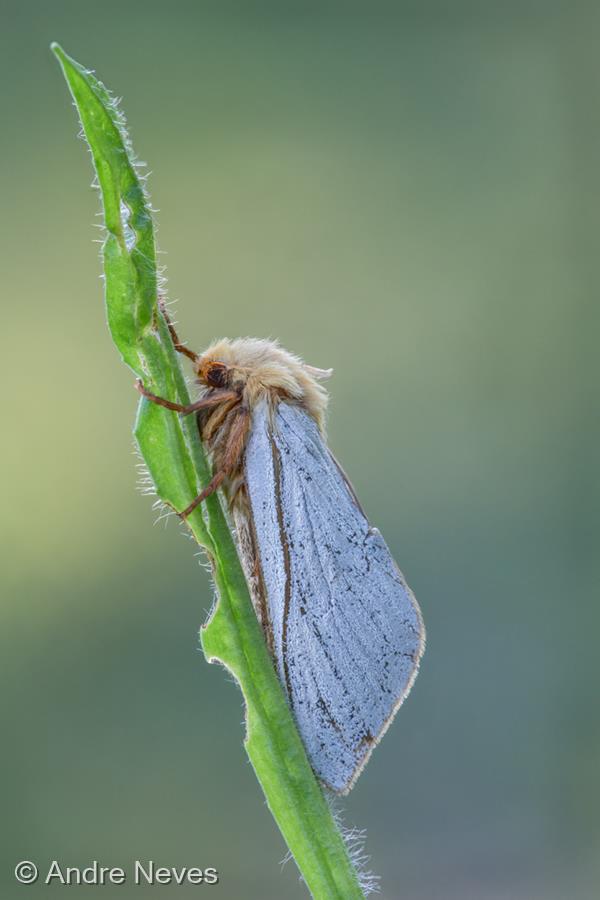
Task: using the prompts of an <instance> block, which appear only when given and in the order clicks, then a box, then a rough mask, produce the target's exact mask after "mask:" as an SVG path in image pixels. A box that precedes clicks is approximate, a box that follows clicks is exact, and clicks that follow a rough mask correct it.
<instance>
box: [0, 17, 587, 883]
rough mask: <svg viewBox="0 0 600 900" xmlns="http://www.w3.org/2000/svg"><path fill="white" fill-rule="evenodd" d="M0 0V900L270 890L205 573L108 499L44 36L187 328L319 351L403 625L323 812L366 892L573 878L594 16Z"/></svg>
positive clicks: (89, 266)
mask: <svg viewBox="0 0 600 900" xmlns="http://www.w3.org/2000/svg"><path fill="white" fill-rule="evenodd" d="M594 6H595V8H594ZM1 8H2V32H3V34H2V43H3V49H2V53H1V55H0V72H1V84H2V100H1V103H2V166H1V175H0V177H1V182H0V195H1V197H2V205H3V208H4V214H3V216H2V231H3V240H2V246H3V259H2V293H3V311H2V327H1V329H0V333H1V341H2V349H1V356H0V359H1V364H2V367H3V377H2V384H3V397H2V418H3V422H4V429H3V433H4V434H3V440H2V450H1V452H2V455H3V462H2V472H3V484H2V504H1V512H0V518H1V529H2V534H1V541H0V547H1V550H0V552H1V554H2V577H3V582H4V589H3V600H2V608H1V615H2V628H1V639H0V640H1V643H2V647H1V658H2V672H3V675H2V691H1V695H2V704H3V707H4V711H3V714H2V720H3V723H4V727H3V738H2V742H1V754H2V772H3V781H4V784H3V787H2V795H3V802H2V807H3V827H4V829H5V834H4V836H3V838H2V850H1V854H2V857H3V863H2V883H3V888H2V893H3V896H6V897H13V896H16V895H17V892H18V893H19V896H21V895H22V896H26V895H27V896H31V897H45V896H49V895H50V894H52V896H56V897H62V896H63V895H64V896H65V897H70V898H76V897H79V896H82V897H84V896H88V894H89V890H90V889H89V888H87V889H86V888H76V887H69V888H67V887H62V888H61V887H56V886H55V887H53V888H52V890H50V889H49V888H44V886H43V885H41V884H38V885H36V886H35V887H31V888H23V887H19V886H18V885H17V884H16V883H15V881H14V878H13V874H12V872H13V868H14V865H15V863H16V862H17V861H19V860H21V859H31V860H34V861H35V862H37V863H38V865H39V866H40V868H41V869H42V871H43V869H44V867H45V866H47V865H48V863H49V862H50V861H51V860H52V859H59V860H60V861H61V862H62V863H63V864H64V865H77V864H79V865H86V864H89V862H90V861H91V860H93V859H97V860H99V861H100V862H101V863H103V864H105V865H122V866H124V867H126V868H128V869H129V868H130V866H131V861H132V860H134V859H136V858H139V859H141V860H146V859H154V860H155V861H156V863H157V864H162V865H167V866H171V865H200V866H215V867H216V868H217V869H218V870H219V872H220V873H221V881H220V884H219V886H218V887H213V888H203V889H201V888H187V889H186V888H181V887H176V886H173V887H162V888H155V889H150V888H142V887H137V888H136V887H134V886H133V885H127V886H121V887H105V888H102V889H101V888H96V889H95V890H96V891H102V896H106V897H113V896H114V897H115V898H126V897H130V896H131V897H141V896H146V895H148V896H160V897H165V898H166V897H173V898H175V897H179V896H182V895H188V894H189V893H191V891H192V890H195V891H199V892H202V891H204V892H206V893H209V892H210V893H211V894H214V895H215V896H220V897H223V898H232V900H233V898H242V897H243V898H265V897H269V898H280V897H284V896H285V897H289V898H301V897H303V896H305V892H304V888H303V887H302V885H301V884H300V883H299V881H298V877H297V873H296V871H295V868H294V866H293V864H291V863H288V864H287V865H285V866H283V867H282V866H281V864H280V862H281V860H282V858H283V857H284V854H285V848H284V845H283V843H282V840H281V838H280V837H279V834H278V833H277V831H276V828H275V826H274V823H273V822H272V820H271V818H270V815H269V813H268V811H267V809H266V807H265V805H264V803H263V800H262V798H261V794H260V792H259V789H258V787H257V784H256V782H255V779H254V776H253V773H252V770H251V768H250V766H249V764H248V763H247V761H246V759H245V756H244V752H243V749H242V743H241V741H242V733H243V729H242V718H243V712H242V705H241V697H240V694H239V692H238V690H237V687H236V686H235V685H234V684H233V683H232V682H231V680H230V679H228V677H227V676H226V675H225V673H224V672H223V671H222V670H221V669H220V668H218V667H214V666H213V667H211V666H208V665H207V664H206V663H205V661H204V659H203V657H202V655H201V653H200V651H199V645H198V639H197V631H198V628H199V626H200V624H201V622H202V621H203V619H204V617H205V615H206V611H207V610H208V608H209V607H210V604H211V592H210V587H209V582H208V578H207V575H206V573H205V572H204V571H203V570H202V569H201V567H200V566H199V564H198V560H197V558H196V556H195V551H194V546H193V545H192V544H191V543H190V541H188V540H185V539H184V538H183V537H182V535H181V528H180V527H179V525H178V524H177V523H176V522H175V521H171V522H169V523H168V524H167V527H164V524H160V525H158V526H156V527H153V521H154V519H155V517H156V514H155V513H153V512H152V510H151V502H150V501H149V500H148V499H147V498H143V497H141V496H140V494H139V493H136V486H135V482H136V473H135V468H134V464H135V459H134V456H133V454H132V438H131V425H132V420H133V416H134V412H135V408H136V402H137V398H136V395H135V393H134V390H133V387H132V377H131V373H129V372H128V371H127V370H126V369H125V368H124V367H123V366H122V365H121V364H120V363H119V360H118V358H117V356H116V354H115V352H114V349H113V347H112V345H111V342H110V339H109V336H108V333H107V329H106V327H105V322H104V311H103V305H102V285H101V282H100V280H99V274H100V264H99V260H98V256H97V246H98V245H95V244H93V243H92V239H93V238H97V237H99V233H97V232H96V231H95V229H94V228H93V224H94V223H98V222H99V219H97V218H95V216H96V214H97V212H98V209H99V201H98V198H97V197H96V195H95V193H94V192H93V190H92V189H91V187H90V182H91V178H92V172H91V164H90V159H89V156H88V154H87V153H86V151H85V148H84V145H83V144H82V143H81V142H79V141H77V139H76V134H77V131H78V125H77V123H76V118H75V113H74V110H73V109H72V107H71V105H70V98H69V96H68V94H67V90H66V87H65V84H64V83H63V80H62V76H61V73H60V71H59V68H58V66H57V64H56V62H55V60H54V59H53V58H52V56H51V54H50V52H49V50H48V45H49V43H50V41H51V40H58V41H60V42H61V43H62V44H63V46H64V47H65V49H66V50H67V52H69V53H71V54H72V55H73V56H75V57H76V58H78V59H79V60H80V61H82V62H83V63H85V64H86V65H88V66H90V67H93V68H95V69H96V71H97V73H98V75H99V77H101V78H102V79H103V80H104V81H105V82H106V83H107V85H108V86H109V87H110V88H111V89H112V90H113V91H114V92H115V93H117V94H118V95H122V96H124V98H125V100H124V108H125V111H126V113H127V116H128V119H129V123H130V126H131V130H132V134H133V139H134V144H135V147H136V149H137V152H138V154H139V155H140V156H141V157H142V158H143V159H146V160H147V161H148V163H149V166H150V169H151V171H152V175H151V180H150V189H151V193H152V198H153V202H154V205H155V206H156V207H158V208H159V210H160V212H159V214H158V222H159V226H160V228H159V242H160V246H161V248H162V250H164V251H165V252H166V254H167V255H165V256H163V262H164V263H165V264H168V276H169V288H170V297H171V298H172V299H178V300H179V301H180V302H179V305H178V307H177V309H178V320H179V323H180V330H181V332H182V334H183V335H184V336H185V338H187V339H188V341H189V343H190V344H191V345H192V346H193V347H197V348H199V349H200V348H202V346H203V345H205V344H206V343H208V342H209V341H210V340H211V339H212V338H214V337H216V336H221V335H231V336H235V335H246V334H251V335H261V336H262V335H270V336H274V337H275V336H276V337H278V338H280V339H281V341H282V343H283V344H284V345H285V346H286V347H289V348H290V349H292V350H294V351H296V352H297V353H299V354H301V355H303V356H304V357H305V358H306V359H307V361H309V362H310V363H313V364H314V365H317V366H333V367H334V369H335V375H334V378H333V379H332V381H331V382H330V388H331V394H332V403H331V413H330V418H329V433H330V442H331V445H332V447H333V449H334V451H335V452H336V454H337V455H338V456H339V458H340V459H341V461H342V463H343V465H344V466H345V468H346V469H347V471H348V472H349V474H350V476H351V478H352V480H353V482H354V484H355V486H356V489H357V491H358V493H359V495H360V497H361V500H362V502H363V504H364V505H365V507H366V509H367V511H368V513H369V515H370V517H371V518H372V520H373V521H374V523H376V524H377V525H378V526H379V527H380V528H381V530H382V531H383V533H384V535H385V536H386V538H387V541H388V543H389V544H390V546H391V548H392V550H393V552H394V554H395V556H396V557H397V559H398V561H399V563H400V565H401V566H402V568H403V570H404V572H405V574H406V576H407V578H408V580H409V582H410V584H411V585H412V587H413V588H414V590H415V593H416V595H417V597H418V598H419V600H420V602H421V605H422V608H423V612H424V616H425V620H426V623H427V627H428V638H429V640H428V649H427V653H426V656H425V659H424V662H423V666H422V670H421V675H420V677H419V679H418V681H417V683H416V686H415V689H414V691H413V693H412V695H411V697H410V699H409V700H408V701H407V703H406V705H405V706H404V708H403V710H402V711H401V713H400V714H399V716H398V718H397V720H396V722H395V724H394V726H393V727H392V729H391V730H390V732H389V733H388V734H387V736H386V737H385V740H384V741H383V743H382V744H381V746H380V747H379V749H378V750H377V751H376V753H375V754H374V756H373V758H372V761H371V762H370V764H369V766H368V767H367V769H366V771H365V772H364V774H363V775H362V777H361V778H360V780H359V782H358V784H357V786H356V788H355V789H354V791H353V793H352V795H351V796H350V797H349V798H348V799H347V800H346V801H344V802H343V804H341V809H342V811H343V816H344V819H345V821H346V823H347V824H348V825H349V826H351V825H354V826H357V827H362V828H366V830H367V842H366V849H367V852H369V853H370V854H371V856H372V860H371V866H372V868H373V869H374V871H376V872H377V873H379V874H380V875H381V879H382V881H381V888H382V895H383V896H384V897H385V898H406V897H410V898H412V900H434V898H444V900H459V898H460V900H465V898H473V900H509V898H510V900H565V898H569V900H591V898H594V897H596V896H597V895H598V889H599V888H600V853H599V839H600V811H599V806H600V765H599V762H600V720H599V717H598V684H599V675H600V651H599V643H600V642H599V626H600V607H599V604H598V592H597V586H598V580H599V579H598V576H599V571H598V569H599V566H598V538H599V533H600V529H599V521H598V500H599V497H598V493H599V492H598V470H597V452H598V444H599V440H600V434H599V428H598V407H597V396H598V371H597V361H596V357H597V344H598V333H599V331H598V328H599V325H600V322H599V317H598V312H597V310H598V306H597V283H598V278H597V258H598V245H597V235H598V226H599V224H600V223H599V222H598V188H599V187H600V185H599V178H598V158H599V150H600V147H599V140H598V138H599V117H598V107H599V87H600V63H599V61H598V54H597V46H598V40H599V38H600V29H599V27H598V26H599V21H598V18H599V15H598V7H597V5H592V4H590V5H589V6H587V5H584V4H581V3H566V2H563V3H558V2H552V0H550V2H527V0H525V2H516V0H509V2H506V3H503V4H497V3H479V4H473V3H467V2H461V0H459V2H457V3H454V4H445V3H434V2H432V3H425V4H419V3H403V2H400V3H393V4H392V3H390V4H383V3H373V4H366V3H352V2H347V3H339V4H335V3H327V2H324V3H316V2H314V3H313V2H308V3H304V4H291V3H280V2H278V3H256V4H245V3H239V4H230V3H224V4H207V3H195V2H189V3H188V2H172V3H169V4H165V3H158V2H154V0H146V2H144V3H141V2H132V3H128V4H123V3H118V2H114V0H104V2H103V3H102V4H92V3H89V2H81V0H78V2H66V0H55V2H53V3H42V2H39V3H34V2H30V0H24V2H23V0H22V2H19V3H16V2H15V3H9V2H7V0H4V2H2V4H1Z"/></svg>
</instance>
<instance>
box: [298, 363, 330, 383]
mask: <svg viewBox="0 0 600 900" xmlns="http://www.w3.org/2000/svg"><path fill="white" fill-rule="evenodd" d="M304 369H305V371H306V372H308V374H309V375H312V376H313V378H318V379H319V380H322V379H324V378H331V376H332V375H333V369H318V368H317V367H316V366H309V365H307V364H306V363H304Z"/></svg>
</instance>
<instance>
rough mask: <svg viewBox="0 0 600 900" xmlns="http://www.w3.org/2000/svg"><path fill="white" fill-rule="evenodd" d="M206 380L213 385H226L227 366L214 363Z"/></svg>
mask: <svg viewBox="0 0 600 900" xmlns="http://www.w3.org/2000/svg"><path fill="white" fill-rule="evenodd" d="M206 381H207V382H208V384H210V385H211V387H225V385H226V384H227V366H224V365H223V364H222V363H214V365H212V366H211V367H210V368H209V370H208V372H207V373H206Z"/></svg>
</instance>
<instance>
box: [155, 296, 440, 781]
mask: <svg viewBox="0 0 600 900" xmlns="http://www.w3.org/2000/svg"><path fill="white" fill-rule="evenodd" d="M163 312H164V310H163ZM167 324H168V325H169V329H170V331H171V336H172V338H173V341H174V344H175V347H176V349H177V350H178V351H179V352H181V353H183V354H185V355H186V356H187V357H189V358H190V359H191V360H192V362H193V365H194V371H195V374H196V377H197V382H198V384H199V385H200V395H199V398H198V399H197V400H196V401H195V402H193V403H191V404H190V405H189V406H182V405H180V404H177V403H172V402H170V401H168V400H165V399H163V398H162V397H157V396H156V395H155V394H151V393H150V392H149V391H147V390H146V389H145V388H144V387H143V385H142V384H141V382H138V383H137V387H138V389H139V391H140V392H141V393H142V394H143V395H144V396H145V397H147V398H148V399H149V400H151V401H153V402H154V403H158V404H160V405H161V406H164V407H166V408H167V409H170V410H174V411H175V412H178V413H181V414H193V413H195V414H196V415H197V417H198V423H199V427H200V432H201V436H202V439H203V441H204V442H205V444H206V446H207V448H208V450H209V452H210V455H211V459H212V462H213V473H214V474H213V476H212V479H211V481H210V482H209V484H207V485H206V487H205V488H204V489H203V490H202V492H201V493H200V494H199V495H198V496H197V497H196V499H195V500H194V501H193V502H192V503H191V504H190V505H189V506H188V507H187V509H185V510H183V511H182V512H181V513H180V515H181V516H182V517H184V518H185V517H186V516H188V515H189V514H190V513H191V512H192V511H193V510H194V509H195V508H196V507H197V506H198V504H200V503H201V502H202V501H203V500H204V499H205V498H206V497H208V496H209V495H210V494H211V493H213V492H214V491H216V490H217V489H218V488H221V489H222V491H223V493H224V495H225V497H226V500H227V503H228V506H229V510H230V512H231V515H232V517H233V520H234V524H235V530H236V541H237V545H238V549H239V551H240V556H241V559H242V564H243V568H244V572H245V575H246V578H247V581H248V585H249V588H250V593H251V596H252V601H253V604H254V608H255V610H256V614H257V616H258V619H259V621H260V623H261V626H262V628H263V631H264V635H265V640H266V642H267V646H268V648H269V651H270V653H271V655H272V657H273V661H274V665H275V668H276V670H277V673H278V675H279V679H280V681H281V684H282V686H283V689H284V691H285V693H286V696H287V699H288V702H289V705H290V707H291V710H292V712H293V715H294V717H295V720H296V723H297V726H298V729H299V732H300V735H301V737H302V740H303V742H304V746H305V748H306V752H307V755H308V757H309V760H310V762H311V765H312V767H313V770H314V771H315V773H316V775H317V776H318V778H319V779H320V780H321V781H322V782H323V783H324V784H325V785H326V786H327V787H328V788H330V789H331V790H332V791H334V792H336V793H339V794H345V793H347V792H348V791H349V790H350V788H351V787H352V786H353V784H354V782H355V781H356V779H357V777H358V776H359V774H360V772H361V771H362V769H363V767H364V766H365V764H366V762H367V760H368V759H369V756H370V755H371V752H372V751H373V749H374V747H375V746H376V744H377V743H378V742H379V740H380V739H381V737H382V735H383V734H384V732H385V731H386V729H387V728H388V726H389V725H390V723H391V721H392V719H393V718H394V715H395V713H396V712H397V710H398V708H399V707H400V705H401V704H402V702H403V700H404V699H405V697H406V696H407V694H408V692H409V691H410V689H411V687H412V684H413V682H414V680H415V678H416V675H417V671H418V667H419V660H420V658H421V656H422V654H423V651H424V648H425V630H424V626H423V619H422V616H421V612H420V610H419V606H418V604H417V602H416V600H415V598H414V596H413V594H412V592H411V590H410V588H409V587H408V585H407V584H406V581H405V580H404V577H403V576H402V574H401V572H400V570H399V569H398V566H397V565H396V563H395V562H394V560H393V558H392V556H391V554H390V551H389V550H388V548H387V545H386V543H385V541H384V540H383V538H382V536H381V534H380V533H379V531H378V530H377V529H376V528H373V527H372V526H371V525H370V524H369V521H368V520H367V518H366V516H365V514H364V512H363V510H362V508H361V506H360V504H359V502H358V500H357V498H356V495H355V493H354V490H353V488H352V485H351V484H350V482H349V480H348V478H347V477H346V474H345V473H344V471H343V469H342V468H341V466H340V465H339V463H338V462H337V460H336V459H335V457H334V456H333V454H332V453H331V451H330V450H329V449H328V447H327V444H326V439H325V410H326V407H327V401H328V395H327V392H326V391H325V389H324V388H323V386H322V385H321V383H320V382H321V380H322V379H324V378H326V377H328V376H329V375H330V374H331V370H323V369H317V368H314V367H313V366H309V365H306V364H305V363H304V362H303V361H302V360H301V359H299V358H298V357H296V356H294V355H292V354H291V353H288V352H287V351H286V350H284V349H283V348H281V347H280V346H279V345H278V344H277V343H275V342H273V341H270V340H258V339H251V338H242V339H237V340H229V339H224V340H219V341H217V342H215V343H213V344H212V345H211V346H210V347H209V348H208V349H207V350H205V352H204V353H202V354H196V353H193V352H192V351H191V350H190V349H189V348H188V347H187V346H185V345H184V344H182V343H181V342H180V340H179V338H178V336H177V333H176V332H175V329H174V327H173V325H172V323H171V322H170V321H169V319H168V317H167Z"/></svg>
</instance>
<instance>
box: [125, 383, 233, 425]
mask: <svg viewBox="0 0 600 900" xmlns="http://www.w3.org/2000/svg"><path fill="white" fill-rule="evenodd" d="M135 386H136V388H137V390H138V391H139V392H140V394H142V395H143V396H144V397H146V398H147V399H148V400H151V401H152V403H156V404H157V405H158V406H164V407H165V409H172V410H173V412H178V413H181V415H182V416H188V415H189V414H190V413H193V412H198V410H199V409H210V408H211V407H212V406H219V405H220V404H221V403H226V402H228V401H230V400H238V399H239V394H237V393H236V392H235V391H215V392H214V394H210V395H209V396H208V397H202V399H200V400H196V401H195V403H189V404H188V405H187V406H184V404H183V403H174V402H173V401H172V400H165V399H164V397H158V396H157V395H156V394H152V393H151V392H150V391H148V390H146V388H145V387H144V385H143V384H142V382H141V380H140V379H139V378H138V380H137V381H136V383H135Z"/></svg>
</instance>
